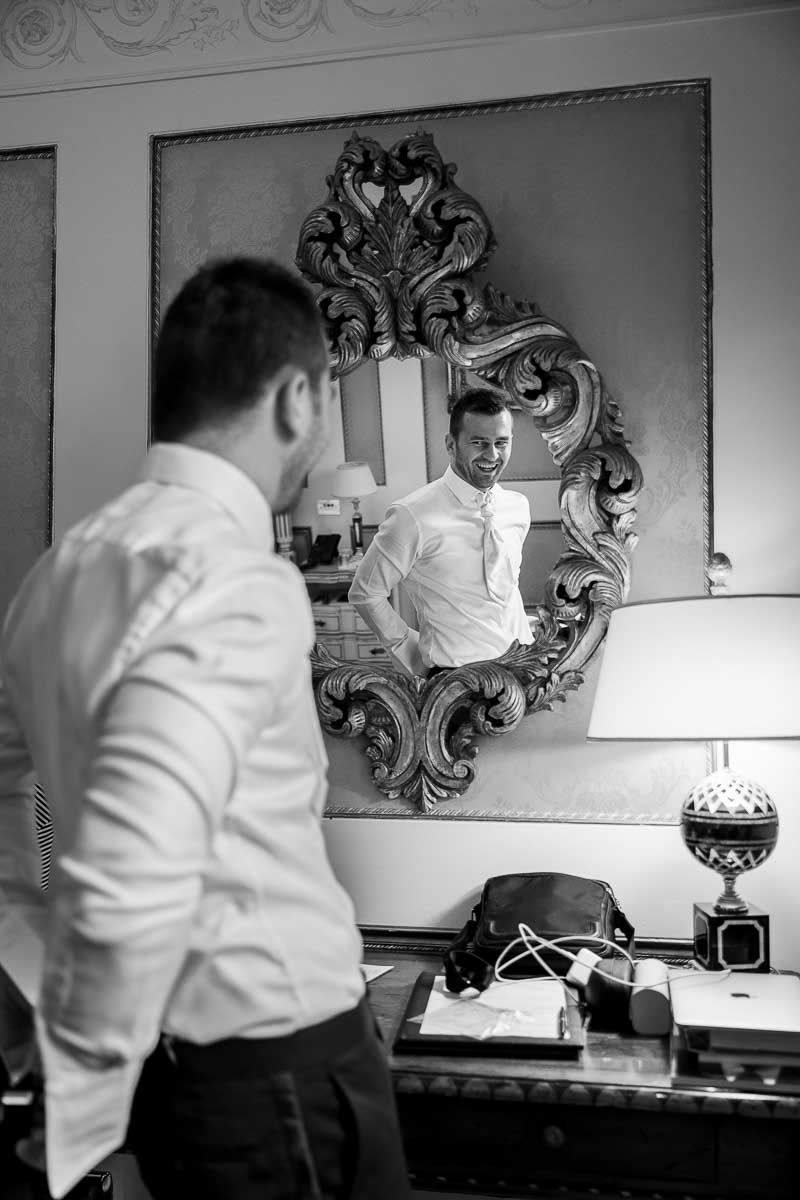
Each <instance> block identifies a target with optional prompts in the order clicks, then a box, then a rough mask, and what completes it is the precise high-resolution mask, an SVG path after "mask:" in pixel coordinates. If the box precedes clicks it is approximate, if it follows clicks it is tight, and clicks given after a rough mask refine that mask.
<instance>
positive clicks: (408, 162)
mask: <svg viewBox="0 0 800 1200" xmlns="http://www.w3.org/2000/svg"><path fill="white" fill-rule="evenodd" d="M455 175H456V167H455V165H454V164H452V163H445V162H444V161H443V160H442V157H441V155H440V153H439V151H438V150H437V148H436V146H435V145H434V142H433V139H432V137H431V136H430V135H429V134H427V133H425V132H424V131H422V130H420V131H418V132H417V133H415V134H412V135H409V136H407V137H404V138H401V139H400V140H399V141H398V142H396V143H395V145H393V146H392V147H391V148H390V149H388V150H385V149H384V148H383V147H382V146H381V145H380V144H379V143H378V142H377V141H375V140H374V139H372V138H365V137H361V136H359V135H358V134H355V133H354V134H353V136H352V137H351V138H350V140H349V141H348V142H347V143H346V145H345V148H344V150H343V152H342V154H341V155H340V156H339V158H338V160H337V162H336V166H335V168H334V172H333V174H332V175H330V176H328V180H327V183H328V195H327V198H326V200H325V201H324V203H323V204H321V205H320V206H319V207H318V208H315V209H314V210H313V211H312V212H311V213H310V214H309V215H308V217H307V218H306V220H305V221H304V223H303V226H302V228H301V231H300V236H299V241H298V250H297V265H298V267H299V268H300V270H301V271H302V272H303V274H304V275H305V276H306V278H307V279H309V280H310V281H312V282H313V283H316V284H320V285H321V290H320V291H319V293H318V296H317V300H318V303H319V306H320V309H321V311H322V314H323V316H324V319H325V321H326V324H327V328H328V331H329V336H330V340H331V372H332V375H333V376H334V378H336V377H338V376H341V375H343V374H346V373H347V372H349V371H352V370H354V369H355V368H356V367H357V366H358V365H359V364H360V363H362V362H363V361H365V360H366V359H375V360H378V361H380V360H383V359H386V358H389V357H396V358H400V359H404V358H424V357H426V356H429V355H438V356H439V357H440V358H441V359H443V360H444V362H445V363H447V364H448V365H449V366H451V367H453V368H457V369H461V370H467V371H470V372H473V373H474V374H475V375H477V376H479V377H480V378H481V379H483V380H485V381H486V382H488V383H489V384H491V385H494V386H496V387H499V388H501V389H502V390H503V391H504V392H506V393H507V395H508V396H509V398H510V401H511V404H512V407H513V408H514V409H515V410H517V411H519V412H522V413H524V414H527V415H528V416H529V417H530V419H531V420H532V421H533V422H534V424H535V426H536V428H537V429H538V430H539V432H540V433H541V435H542V437H543V438H544V441H545V443H546V445H547V447H548V449H549V452H550V454H551V456H552V458H553V461H554V463H555V464H556V466H558V467H559V468H560V471H561V484H560V489H559V505H560V520H561V529H562V533H563V537H564V542H565V546H566V549H565V552H564V553H563V554H562V555H561V556H560V557H559V559H558V561H557V562H556V563H555V565H554V567H553V569H552V571H551V572H550V575H549V577H548V580H547V585H546V588H545V595H544V600H543V602H542V603H540V604H537V605H536V606H535V607H534V608H533V610H530V609H529V610H528V611H529V616H530V618H531V622H532V629H533V634H534V638H533V642H532V644H531V645H528V646H520V645H519V643H517V642H514V643H513V644H512V645H511V646H510V647H509V649H508V650H507V651H506V652H505V653H504V654H503V655H502V656H501V657H500V658H497V659H494V660H491V661H486V662H479V663H470V664H468V665H467V666H464V667H459V668H455V669H453V670H449V671H444V672H442V673H439V674H437V675H435V676H434V677H433V678H431V679H430V680H427V679H423V678H420V677H414V678H411V677H410V676H406V675H403V674H401V673H399V672H395V671H393V670H391V669H389V668H384V667H379V666H375V665H369V666H361V665H360V664H358V663H350V662H344V661H341V660H338V659H335V658H332V657H331V656H330V655H329V654H328V653H327V652H326V651H325V650H324V649H323V648H322V647H321V646H316V647H315V648H314V653H313V655H312V667H313V673H314V679H315V683H316V689H317V706H318V710H319V714H320V719H321V722H322V725H323V728H324V729H325V730H326V731H327V732H328V733H329V734H331V735H333V736H334V737H344V738H358V737H364V738H365V740H366V746H365V753H366V755H367V756H368V758H369V759H370V760H371V764H372V766H371V773H372V779H373V781H374V783H375V785H376V787H377V788H378V789H379V790H380V791H381V792H382V793H383V794H384V795H386V796H387V797H390V798H394V797H397V796H404V797H406V798H408V799H411V800H413V801H414V802H415V803H416V804H417V806H418V807H419V809H420V810H422V811H423V812H427V811H430V810H431V809H432V808H433V807H434V806H435V805H436V804H437V803H438V802H439V801H441V800H444V799H451V798H453V797H456V796H460V795H462V794H463V793H464V792H465V791H466V789H467V788H468V787H469V785H470V783H471V782H472V780H473V779H474V777H475V757H476V755H477V752H478V746H477V738H478V736H479V735H485V736H489V737H498V736H501V735H503V734H507V733H509V732H510V731H511V730H512V729H515V728H516V727H517V725H518V724H519V723H520V721H521V720H522V719H523V717H530V716H533V715H535V714H536V713H538V712H541V711H542V710H545V709H550V708H552V706H553V704H554V703H555V701H557V700H561V701H564V700H566V699H567V695H568V693H569V692H570V691H571V690H575V689H577V688H578V687H580V685H581V684H582V683H583V680H584V676H583V669H584V668H585V667H586V665H587V664H588V662H589V661H590V659H591V658H592V656H593V655H594V653H595V651H596V650H597V648H598V646H599V645H600V643H601V642H602V639H603V637H604V635H605V632H606V628H607V625H608V620H609V616H610V614H611V612H612V610H613V609H614V608H616V607H617V605H619V604H620V603H621V602H622V601H623V600H624V598H625V596H626V595H627V592H628V587H629V582H630V556H631V552H632V550H633V548H634V546H635V544H636V534H635V533H634V532H633V528H632V526H633V524H634V521H635V517H636V507H635V506H636V500H637V496H638V494H639V492H640V491H641V487H642V476H641V471H640V468H639V465H638V463H637V462H636V460H635V459H634V457H633V456H632V455H631V453H630V451H629V449H628V448H627V446H626V443H625V439H624V436H623V430H622V423H621V420H620V414H619V410H618V407H617V405H616V404H615V402H614V400H613V399H612V398H611V397H610V396H609V395H608V393H607V391H606V388H605V385H604V383H603V380H602V378H601V376H600V373H599V371H598V370H597V368H596V367H595V366H594V364H593V363H592V362H590V361H589V360H588V359H587V357H586V356H585V355H584V354H583V353H582V351H581V348H580V346H579V345H578V343H577V342H576V341H575V339H574V338H573V337H572V336H571V334H570V333H568V331H567V330H566V329H564V328H563V327H562V326H560V325H559V324H557V323H556V322H555V321H553V320H551V319H550V318H549V317H547V316H546V315H545V314H544V313H543V312H541V311H540V309H539V308H538V306H537V305H536V304H535V303H534V302H533V301H529V300H515V299H513V298H512V297H510V296H508V295H505V294H504V293H502V292H500V291H499V290H498V289H497V288H494V287H492V285H491V284H485V285H484V284H481V283H479V282H478V281H477V280H476V279H475V278H474V275H475V274H476V273H477V272H478V271H479V270H480V269H482V268H483V267H484V266H485V264H486V263H487V261H488V259H489V257H490V255H491V253H492V251H493V249H494V248H495V245H496V243H495V239H494V235H493V233H492V229H491V226H490V224H489V220H488V218H487V216H486V214H485V213H484V211H483V209H482V208H481V206H480V205H479V204H478V202H477V201H476V200H475V199H474V198H473V197H472V196H469V195H468V194H467V193H465V192H463V191H462V190H461V189H460V188H459V187H458V186H457V185H456V184H455V182H454V179H455Z"/></svg>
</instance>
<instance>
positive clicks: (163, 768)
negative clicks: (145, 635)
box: [40, 572, 297, 1069]
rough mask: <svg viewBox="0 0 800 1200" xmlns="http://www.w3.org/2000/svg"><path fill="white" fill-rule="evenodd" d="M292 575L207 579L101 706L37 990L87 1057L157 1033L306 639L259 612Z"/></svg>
mask: <svg viewBox="0 0 800 1200" xmlns="http://www.w3.org/2000/svg"><path fill="white" fill-rule="evenodd" d="M288 590H289V589H287V588H283V587H281V586H280V580H278V581H276V580H274V579H273V578H272V577H271V574H270V577H269V578H265V577H264V574H263V572H262V573H260V574H259V573H258V572H251V573H249V574H244V575H243V574H241V573H239V574H238V575H236V576H235V578H233V579H230V580H227V581H220V582H219V584H217V585H216V586H210V587H209V586H203V587H200V588H199V589H197V592H198V596H197V598H195V599H191V598H190V599H189V601H188V602H186V603H184V604H183V605H182V606H181V607H180V609H179V613H180V620H179V621H178V620H174V621H170V622H167V623H166V627H165V629H164V630H163V631H161V632H157V633H156V635H155V636H154V637H152V638H151V639H150V640H149V641H148V644H147V647H146V648H145V649H144V650H143V652H141V653H140V654H139V655H138V657H137V658H136V660H135V661H134V662H133V663H132V664H131V665H130V666H129V667H128V668H127V669H126V670H125V671H124V673H123V675H122V677H121V681H120V682H119V683H118V684H117V685H116V687H115V688H114V690H113V692H112V693H111V694H110V695H109V697H108V698H107V701H106V703H105V704H104V705H103V706H102V708H101V710H100V711H99V713H98V716H97V721H96V726H97V727H96V741H95V745H94V749H93V754H92V755H91V765H90V770H89V772H88V776H87V779H86V783H85V788H84V792H83V795H82V799H81V805H80V817H79V821H78V824H77V827H76V830H75V832H74V836H73V837H72V839H71V841H70V843H69V844H68V845H67V846H66V847H65V851H64V853H63V854H61V855H60V856H59V859H58V863H57V866H56V872H57V874H55V875H54V878H53V884H52V886H53V892H54V896H53V903H52V915H51V920H50V924H49V931H48V932H49V937H48V947H47V955H46V959H45V971H44V979H43V985H42V993H41V1006H40V1008H41V1011H40V1018H41V1026H42V1028H43V1029H44V1031H45V1033H46V1036H47V1038H48V1040H49V1041H50V1042H51V1043H52V1045H54V1046H56V1047H58V1049H59V1050H60V1051H61V1052H63V1053H64V1054H66V1055H67V1057H68V1058H69V1059H71V1060H73V1061H75V1062H78V1063H82V1064H83V1065H85V1066H88V1067H90V1068H99V1069H104V1068H113V1067H115V1066H119V1065H120V1064H124V1063H126V1062H130V1061H132V1060H136V1059H139V1058H141V1057H144V1055H146V1054H147V1053H148V1052H149V1051H150V1049H151V1048H152V1046H153V1045H154V1043H155V1041H156V1039H157V1037H158V1032H159V1029H160V1022H161V1017H162V1013H163V1010H164V1008H165V1006H166V1002H167V999H168V997H169V994H170V991H171V989H172V987H173V985H174V982H175V980H176V978H177V975H178V973H179V971H180V969H181V966H182V964H183V960H184V957H185V954H186V951H187V947H188V939H189V934H190V927H191V922H192V917H193V914H194V912H195V910H196V906H197V904H198V901H199V898H200V894H201V880H202V877H203V874H204V871H205V868H206V866H207V863H208V857H209V853H210V850H211V848H212V844H213V840H214V838H215V837H216V836H217V835H218V834H219V831H220V827H221V824H222V819H223V815H224V812H225V808H226V802H227V800H228V798H229V796H230V793H231V791H232V788H233V785H234V782H235V779H236V775H237V770H238V768H239V766H240V764H241V762H242V761H243V759H244V757H245V755H246V754H247V751H248V749H249V747H250V746H251V744H252V742H253V741H254V739H255V738H256V737H257V736H258V732H259V730H260V729H261V728H262V727H263V725H264V723H265V722H267V721H268V720H269V719H270V714H271V712H272V711H273V710H274V705H275V703H276V702H277V699H278V690H279V682H276V681H279V680H280V679H281V678H283V672H284V671H285V670H286V669H287V665H288V658H289V657H291V656H292V655H294V654H296V652H297V647H295V646H294V645H293V643H292V638H291V637H290V636H289V635H288V634H287V630H286V628H285V623H284V622H283V621H272V622H271V623H270V622H269V621H268V619H267V618H266V617H265V614H264V612H263V605H264V603H265V601H264V597H265V596H268V597H270V600H269V611H270V612H273V613H274V612H278V611H280V606H281V605H282V604H286V605H290V604H291V603H293V602H294V601H293V598H292V597H291V596H289V595H288V594H287V595H284V594H283V592H284V591H287V592H288ZM285 611H288V610H285ZM50 1057H51V1061H52V1055H51V1056H50Z"/></svg>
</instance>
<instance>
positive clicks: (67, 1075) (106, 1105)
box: [36, 1014, 142, 1200]
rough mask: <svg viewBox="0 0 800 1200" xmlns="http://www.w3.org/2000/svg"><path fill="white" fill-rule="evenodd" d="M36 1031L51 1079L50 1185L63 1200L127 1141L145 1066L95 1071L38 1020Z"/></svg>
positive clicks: (47, 1129)
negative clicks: (54, 1038) (71, 1053)
mask: <svg viewBox="0 0 800 1200" xmlns="http://www.w3.org/2000/svg"><path fill="white" fill-rule="evenodd" d="M36 1029H37V1034H38V1038H39V1046H40V1049H41V1055H42V1064H43V1068H44V1079H45V1148H46V1160H47V1182H48V1186H49V1189H50V1192H51V1193H52V1195H53V1197H54V1198H55V1200H59V1198H60V1197H61V1196H64V1195H65V1194H66V1193H67V1192H68V1191H69V1190H70V1189H71V1188H73V1187H74V1186H75V1185H76V1184H77V1183H79V1182H80V1180H81V1179H83V1177H84V1176H85V1175H86V1174H87V1173H88V1172H89V1171H91V1170H93V1169H94V1167H96V1166H97V1164H98V1163H99V1162H101V1161H102V1160H103V1159H104V1158H107V1157H108V1155H109V1154H113V1153H114V1151H115V1150H118V1149H119V1148H120V1146H121V1145H122V1143H123V1142H124V1141H125V1135H126V1134H127V1130H128V1118H129V1114H130V1109H131V1104H132V1102H133V1094H134V1092H135V1090H136V1084H137V1082H138V1080H139V1075H140V1073H141V1069H142V1063H141V1060H140V1059H138V1058H137V1059H133V1060H131V1061H129V1062H124V1063H121V1064H120V1065H116V1066H113V1067H102V1068H99V1067H89V1066H86V1065H85V1064H84V1063H79V1062H76V1060H75V1059H73V1058H72V1057H71V1055H70V1054H68V1053H67V1052H66V1051H64V1050H63V1049H61V1047H59V1046H57V1045H56V1044H55V1043H54V1042H53V1041H52V1040H51V1039H50V1037H48V1034H47V1031H46V1029H45V1028H44V1025H43V1023H42V1021H41V1020H40V1018H39V1016H38V1014H37V1018H36Z"/></svg>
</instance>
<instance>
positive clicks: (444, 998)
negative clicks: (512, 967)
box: [420, 975, 568, 1040]
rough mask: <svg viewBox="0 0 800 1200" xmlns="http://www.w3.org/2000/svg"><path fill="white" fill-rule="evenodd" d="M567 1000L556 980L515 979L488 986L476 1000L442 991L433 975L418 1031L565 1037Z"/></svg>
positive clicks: (439, 979)
mask: <svg viewBox="0 0 800 1200" xmlns="http://www.w3.org/2000/svg"><path fill="white" fill-rule="evenodd" d="M566 1006H567V999H566V995H565V992H564V985H563V983H562V982H561V980H560V979H551V978H549V977H547V978H542V979H519V980H513V981H508V982H504V983H497V982H495V983H491V984H490V985H489V987H488V988H487V989H486V991H484V992H481V993H480V995H478V996H477V997H475V998H474V999H467V1000H465V999H463V998H462V997H461V996H453V995H451V994H450V993H448V992H446V991H445V988H444V976H443V975H437V977H436V979H435V981H434V985H433V987H432V988H431V992H430V996H429V997H428V1003H427V1005H426V1008H425V1012H424V1014H423V1016H422V1024H421V1026H420V1032H421V1033H422V1034H423V1036H425V1035H429V1036H439V1037H441V1036H442V1035H443V1034H444V1035H447V1036H452V1037H474V1038H479V1039H480V1040H485V1039H486V1038H492V1037H529V1038H561V1037H567V1036H568V1033H567V1028H566Z"/></svg>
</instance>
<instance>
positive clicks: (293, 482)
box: [275, 368, 333, 512]
mask: <svg viewBox="0 0 800 1200" xmlns="http://www.w3.org/2000/svg"><path fill="white" fill-rule="evenodd" d="M311 396H312V404H313V411H314V419H313V421H312V422H311V425H310V427H309V430H308V432H307V433H306V435H305V437H304V438H303V439H302V440H301V441H300V442H299V443H298V445H297V446H296V447H295V449H294V451H293V453H292V455H291V456H290V457H289V458H288V459H287V460H286V462H285V463H284V464H283V470H282V472H281V481H280V485H279V488H278V496H277V499H276V501H275V511H276V512H285V511H286V510H287V509H289V508H292V507H294V505H295V504H296V503H297V501H298V500H299V499H300V493H301V492H302V490H303V485H304V483H305V479H306V476H307V475H308V473H309V471H310V470H311V469H312V467H314V466H316V464H317V463H318V462H319V459H320V457H321V456H322V452H323V450H324V449H325V447H326V446H327V444H328V442H329V441H330V436H331V430H332V410H333V397H332V393H331V377H330V373H329V371H328V370H327V368H326V369H325V371H323V373H322V375H321V376H320V379H319V383H318V385H317V387H316V389H314V390H313V391H312V393H311Z"/></svg>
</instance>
